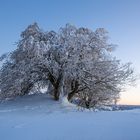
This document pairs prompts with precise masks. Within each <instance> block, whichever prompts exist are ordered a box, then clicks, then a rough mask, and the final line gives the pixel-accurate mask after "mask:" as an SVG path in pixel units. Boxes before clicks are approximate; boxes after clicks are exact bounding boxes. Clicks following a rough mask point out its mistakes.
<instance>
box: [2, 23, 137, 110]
mask: <svg viewBox="0 0 140 140" xmlns="http://www.w3.org/2000/svg"><path fill="white" fill-rule="evenodd" d="M114 46H115V45H113V44H110V43H108V35H107V31H106V30H105V29H103V28H99V29H97V30H96V31H92V30H90V29H87V28H83V27H82V28H76V27H75V26H72V25H70V24H67V25H66V26H65V27H64V28H60V30H59V31H58V33H56V32H54V31H50V32H44V31H42V30H41V29H40V28H39V27H38V25H37V24H36V23H35V24H33V25H29V26H28V28H27V29H26V30H25V31H24V32H22V34H21V40H20V41H19V42H18V43H17V49H16V50H15V51H13V52H12V53H11V55H10V59H9V60H8V61H7V62H6V63H5V64H4V65H3V66H2V69H1V71H0V81H1V82H0V89H1V97H3V98H5V97H13V96H18V95H25V94H28V93H29V92H30V91H31V89H33V87H35V85H36V83H38V84H39V85H40V86H44V85H46V86H48V85H49V86H48V92H49V93H50V94H52V95H53V96H54V99H55V100H59V98H60V97H63V96H67V98H68V100H69V101H73V100H75V99H78V101H79V105H80V106H83V107H86V108H91V107H95V106H96V105H104V104H110V103H113V102H114V101H116V100H118V99H119V93H120V91H121V90H122V89H123V88H124V86H125V85H126V84H128V83H132V82H133V81H135V77H134V72H133V70H132V68H131V64H130V63H127V64H121V62H120V61H119V60H117V59H116V58H114V57H112V55H111V54H112V51H113V50H114Z"/></svg>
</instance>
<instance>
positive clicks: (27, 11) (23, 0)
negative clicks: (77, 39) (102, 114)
mask: <svg viewBox="0 0 140 140" xmlns="http://www.w3.org/2000/svg"><path fill="white" fill-rule="evenodd" d="M33 22H37V23H38V24H39V26H40V27H41V28H42V29H43V30H51V29H53V30H58V29H59V27H61V26H64V25H65V24H66V23H71V24H73V25H76V26H78V27H79V26H84V27H88V28H90V29H93V30H95V29H96V28H98V27H103V28H105V29H107V30H108V31H109V36H110V41H111V42H112V43H114V44H117V45H118V48H117V49H116V51H115V53H114V55H115V56H117V57H118V58H119V59H121V60H122V61H123V62H128V61H130V62H132V63H133V67H134V68H135V70H136V72H138V73H140V0H0V55H1V54H2V53H5V52H9V51H11V50H13V49H15V48H16V46H15V45H14V44H15V42H17V41H18V40H19V39H20V33H21V31H23V30H24V29H25V28H26V27H27V26H28V25H29V24H32V23H33ZM120 103H123V104H140V82H138V84H137V87H134V88H128V89H127V91H126V92H124V93H123V94H122V96H121V101H120Z"/></svg>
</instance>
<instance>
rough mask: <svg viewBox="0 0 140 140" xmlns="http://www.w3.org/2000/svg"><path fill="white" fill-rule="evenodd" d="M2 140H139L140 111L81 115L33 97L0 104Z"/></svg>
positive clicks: (82, 113)
mask: <svg viewBox="0 0 140 140" xmlns="http://www.w3.org/2000/svg"><path fill="white" fill-rule="evenodd" d="M0 140H140V110H138V109H137V110H129V111H100V112H92V111H78V109H77V108H76V107H75V106H73V105H68V104H63V103H61V102H56V101H53V100H49V99H48V97H47V96H46V95H30V96H26V97H22V98H17V99H16V100H14V101H7V102H4V103H2V104H0Z"/></svg>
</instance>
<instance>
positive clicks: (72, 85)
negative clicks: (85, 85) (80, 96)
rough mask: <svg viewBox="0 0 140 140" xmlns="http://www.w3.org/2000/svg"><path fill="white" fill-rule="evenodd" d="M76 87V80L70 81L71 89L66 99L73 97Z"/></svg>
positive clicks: (77, 85)
mask: <svg viewBox="0 0 140 140" xmlns="http://www.w3.org/2000/svg"><path fill="white" fill-rule="evenodd" d="M78 88H79V83H78V81H72V82H71V90H72V91H71V92H70V93H69V94H68V101H70V100H71V99H72V98H73V96H74V95H75V93H77V91H78Z"/></svg>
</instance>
